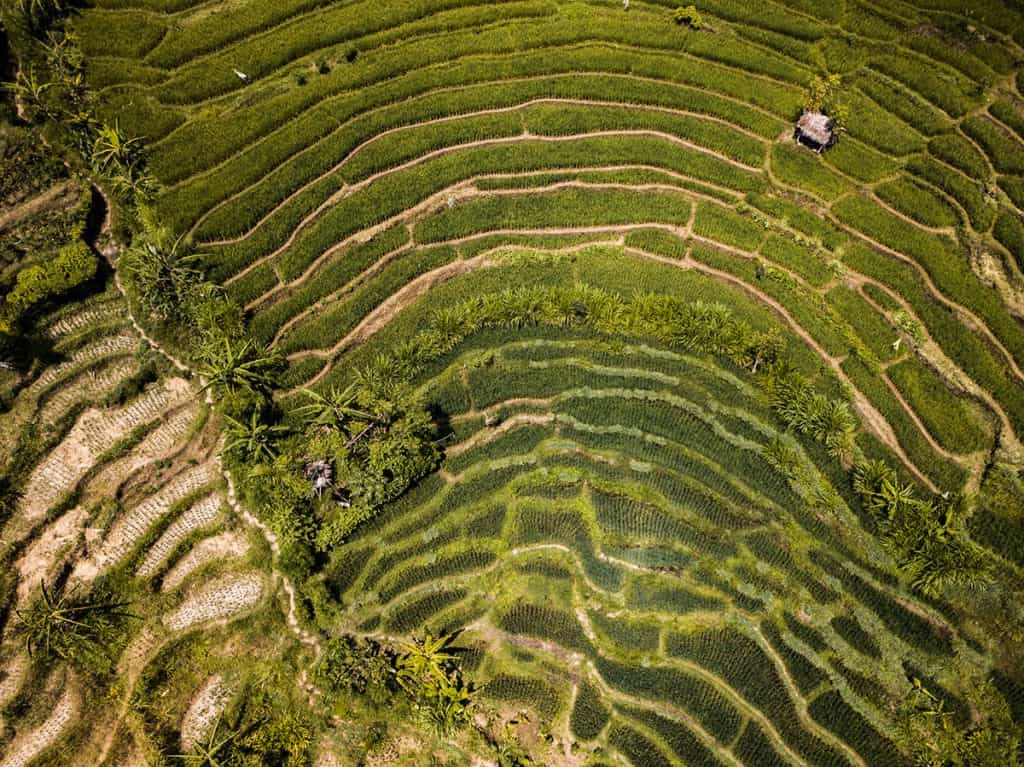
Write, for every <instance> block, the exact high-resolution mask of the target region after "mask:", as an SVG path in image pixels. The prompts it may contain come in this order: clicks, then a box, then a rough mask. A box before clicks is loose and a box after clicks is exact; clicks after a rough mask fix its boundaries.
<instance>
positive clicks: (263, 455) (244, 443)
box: [224, 410, 288, 461]
mask: <svg viewBox="0 0 1024 767" xmlns="http://www.w3.org/2000/svg"><path fill="white" fill-rule="evenodd" d="M224 420H226V421H227V441H226V443H225V445H224V450H225V451H227V452H229V453H235V454H237V455H240V456H242V457H243V458H245V459H247V460H252V461H262V460H267V461H273V460H274V459H275V458H276V457H277V454H276V453H275V451H274V448H273V440H274V437H275V436H276V435H280V434H284V433H285V432H287V431H288V427H286V426H281V425H275V426H272V425H270V424H268V423H264V422H263V421H262V419H261V418H260V413H259V411H258V410H254V411H252V414H251V416H250V417H249V422H248V423H246V422H244V421H239V420H237V419H235V418H232V417H231V416H229V415H225V416H224Z"/></svg>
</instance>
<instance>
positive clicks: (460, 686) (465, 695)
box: [396, 631, 473, 735]
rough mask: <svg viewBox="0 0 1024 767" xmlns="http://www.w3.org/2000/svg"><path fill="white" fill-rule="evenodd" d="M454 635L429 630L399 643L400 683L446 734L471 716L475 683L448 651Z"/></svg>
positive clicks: (398, 673) (430, 720)
mask: <svg viewBox="0 0 1024 767" xmlns="http://www.w3.org/2000/svg"><path fill="white" fill-rule="evenodd" d="M455 636H456V635H455V634H449V635H439V636H436V637H435V636H432V635H431V634H430V632H429V631H426V632H425V633H424V635H423V638H422V639H413V641H412V642H400V643H399V647H400V649H401V651H402V652H401V654H400V655H399V656H398V661H397V674H396V678H397V680H398V684H399V685H400V686H401V687H402V689H403V690H405V691H406V693H408V694H409V696H410V697H411V698H412V699H413V700H414V701H415V702H416V705H417V706H418V707H419V709H420V711H421V712H422V713H423V715H424V716H425V717H426V718H427V721H429V722H430V723H431V724H432V725H433V726H434V727H435V728H436V729H437V730H438V732H439V733H441V734H444V735H448V734H451V733H452V732H453V731H454V730H455V729H456V728H457V727H458V726H460V725H462V724H465V723H466V722H467V721H468V720H469V707H470V705H471V703H472V693H473V690H472V687H471V686H470V685H468V684H467V683H466V682H465V681H464V680H463V679H462V674H461V671H460V670H459V666H458V661H457V659H456V657H455V656H454V655H452V654H451V653H450V652H448V650H449V648H450V647H451V643H452V641H453V640H454V639H455Z"/></svg>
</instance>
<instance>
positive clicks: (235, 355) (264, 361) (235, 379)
mask: <svg viewBox="0 0 1024 767" xmlns="http://www.w3.org/2000/svg"><path fill="white" fill-rule="evenodd" d="M221 340H222V343H220V344H217V343H212V344H210V345H209V346H208V347H207V349H206V355H205V356H206V362H205V364H204V366H203V368H204V369H203V374H204V375H205V376H206V379H207V382H206V384H205V385H204V386H203V390H205V389H208V388H209V387H211V386H219V387H221V388H223V389H225V390H227V391H229V392H232V393H234V392H237V391H238V390H239V389H247V390H249V391H254V392H262V393H269V392H270V390H271V389H272V388H273V380H274V376H273V374H274V372H275V371H276V370H277V368H278V367H279V366H280V365H281V357H280V355H279V354H277V353H276V352H272V353H267V352H266V351H263V350H260V349H258V348H257V347H256V344H255V343H254V342H253V341H252V340H251V339H247V340H245V341H243V342H242V343H237V342H235V341H232V340H231V339H230V338H223V339H221Z"/></svg>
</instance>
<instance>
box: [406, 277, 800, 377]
mask: <svg viewBox="0 0 1024 767" xmlns="http://www.w3.org/2000/svg"><path fill="white" fill-rule="evenodd" d="M531 326H548V327H559V328H564V327H591V328H594V329H595V330H598V331H600V332H602V333H607V334H609V335H612V336H617V337H621V336H627V337H629V336H631V337H647V338H652V339H654V340H657V341H659V342H661V343H664V344H666V345H668V346H670V347H673V348H676V349H680V350H683V351H689V352H694V353H698V354H713V355H716V356H720V357H726V358H728V359H729V360H731V361H732V362H733V363H735V364H736V365H738V366H740V367H743V368H746V369H748V370H751V371H752V372H757V371H758V370H760V369H761V368H767V367H770V366H771V365H772V364H773V363H774V362H775V361H776V359H777V358H778V355H779V353H780V352H781V351H782V348H783V344H782V339H781V337H780V336H779V335H778V334H777V333H772V332H769V333H764V332H759V331H756V330H754V329H753V328H751V327H750V325H749V324H747V323H746V322H744V321H742V320H740V319H737V318H736V317H735V316H734V315H733V314H732V312H731V311H730V310H729V308H728V307H726V306H724V305H722V304H718V303H706V302H703V301H684V300H682V299H680V298H678V297H675V296H671V295H664V294H658V293H646V294H640V295H637V296H635V297H634V298H633V299H632V300H627V299H624V298H623V297H622V296H620V295H618V294H616V293H612V292H610V291H607V290H602V289H600V288H595V287H591V286H588V285H572V286H561V285H554V286H543V287H531V288H512V289H508V290H504V291H501V292H497V293H489V294H486V295H484V296H480V297H478V298H472V299H469V300H467V301H463V302H461V303H459V304H456V305H454V306H451V307H448V308H446V309H442V310H440V311H439V312H437V313H436V314H435V315H434V316H433V317H432V319H431V321H430V323H429V325H428V327H427V328H426V329H425V330H423V331H421V332H420V333H418V334H417V335H416V336H415V337H414V338H411V339H409V340H408V341H406V342H404V343H401V344H399V345H397V346H396V347H395V349H394V351H393V354H392V356H391V358H390V360H389V361H388V365H389V366H392V367H393V368H394V369H395V370H396V371H397V372H398V373H399V374H400V375H401V376H403V377H405V378H410V377H412V376H413V375H415V374H416V373H417V372H418V371H419V370H421V369H422V368H423V366H424V365H425V364H426V363H428V362H430V361H432V360H435V359H437V358H438V357H440V356H441V355H443V354H446V353H447V352H449V351H451V350H452V349H454V348H455V347H456V346H457V345H458V344H459V343H460V342H461V341H462V340H463V339H464V338H466V337H468V336H470V335H472V334H473V333H476V332H479V331H481V330H484V329H487V328H504V329H508V330H521V329H522V328H526V327H531Z"/></svg>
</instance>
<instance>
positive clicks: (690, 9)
mask: <svg viewBox="0 0 1024 767" xmlns="http://www.w3.org/2000/svg"><path fill="white" fill-rule="evenodd" d="M672 18H673V19H675V22H676V24H679V25H680V26H685V27H689V28H690V29H701V28H703V26H704V18H703V17H702V16H701V15H700V11H698V10H697V7H696V6H695V5H687V6H685V7H683V6H679V7H678V8H676V10H675V13H673V14H672Z"/></svg>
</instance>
